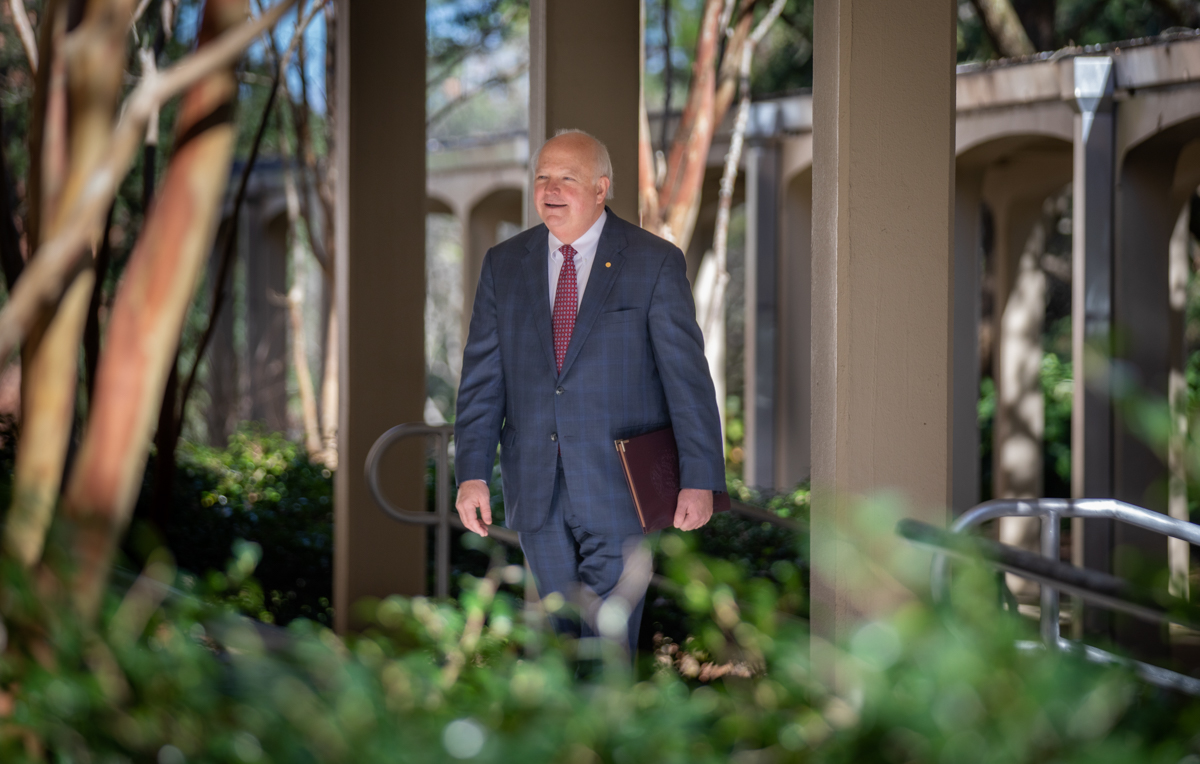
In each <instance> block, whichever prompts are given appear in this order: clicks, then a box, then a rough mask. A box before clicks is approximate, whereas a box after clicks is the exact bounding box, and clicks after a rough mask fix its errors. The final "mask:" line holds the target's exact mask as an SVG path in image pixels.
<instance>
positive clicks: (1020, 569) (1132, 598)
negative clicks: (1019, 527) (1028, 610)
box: [898, 499, 1200, 695]
mask: <svg viewBox="0 0 1200 764" xmlns="http://www.w3.org/2000/svg"><path fill="white" fill-rule="evenodd" d="M1002 517H1036V518H1038V519H1039V520H1040V521H1041V544H1040V546H1041V549H1040V555H1039V554H1034V553H1032V552H1028V551H1025V550H1022V549H1018V548H1016V547H1012V546H1008V545H1006V544H1000V543H997V542H994V541H990V540H986V539H977V538H974V539H971V541H970V544H964V543H962V542H965V541H966V539H965V538H964V536H965V534H966V531H968V530H970V529H971V528H974V527H976V526H979V525H980V524H982V523H985V522H988V521H989V520H996V519H999V518H1002ZM1075 517H1079V518H1085V519H1105V520H1116V521H1120V522H1123V523H1128V524H1129V525H1133V526H1136V527H1138V528H1143V529H1145V530H1148V531H1152V532H1154V533H1158V534H1161V535H1164V536H1170V537H1172V538H1177V539H1182V540H1184V541H1187V542H1188V543H1189V544H1197V545H1200V525H1195V524H1193V523H1190V522H1187V521H1184V520H1176V519H1175V518H1172V517H1169V516H1168V515H1164V514H1162V513H1160V512H1154V511H1152V510H1148V509H1144V508H1142V507H1138V506H1134V505H1133V504H1128V503H1126V502H1123V501H1117V500H1116V499H1074V500H1072V499H1028V500H1019V499H998V500H995V501H989V502H985V503H983V504H980V505H979V506H977V507H974V508H972V509H970V510H968V511H967V512H966V513H964V514H963V515H961V516H960V517H959V518H958V519H957V520H955V521H954V523H952V524H951V526H950V528H949V529H948V530H947V531H943V530H941V529H938V528H934V527H932V526H929V525H926V524H924V523H918V522H915V521H902V522H901V524H900V526H899V527H898V531H899V533H900V534H901V535H902V536H904V537H906V538H908V539H909V540H911V541H914V542H917V543H921V544H924V545H927V546H930V547H932V548H933V549H934V552H935V555H936V556H935V557H934V561H933V566H932V569H931V571H930V587H931V589H932V593H933V596H934V598H935V600H938V601H945V600H947V599H948V598H949V575H948V566H949V559H948V558H949V557H951V556H953V557H959V558H965V557H973V558H976V559H981V560H982V561H983V562H985V563H987V564H989V565H991V566H992V567H995V568H998V569H1000V570H1004V571H1006V572H1009V573H1013V574H1015V575H1017V576H1021V577H1023V578H1027V579H1030V580H1033V581H1036V582H1037V583H1039V584H1040V585H1041V602H1040V604H1041V612H1040V615H1039V632H1040V636H1041V643H1038V642H1028V643H1027V642H1022V643H1019V644H1018V647H1020V648H1022V649H1036V648H1042V647H1044V648H1048V649H1063V650H1075V651H1078V652H1079V653H1080V654H1081V655H1083V657H1085V658H1086V659H1087V660H1089V661H1091V662H1093V663H1105V664H1108V663H1122V664H1125V665H1128V666H1130V667H1131V668H1132V669H1133V670H1134V672H1135V673H1136V674H1137V675H1138V676H1140V677H1141V678H1142V679H1143V680H1145V681H1148V682H1151V683H1153V684H1156V685H1158V686H1160V687H1167V688H1171V689H1175V690H1180V691H1182V692H1186V693H1189V694H1192V695H1200V679H1196V678H1194V677H1190V676H1186V675H1184V674H1180V673H1178V672H1175V671H1171V670H1169V669H1165V668H1162V667H1160V666H1154V665H1152V664H1148V663H1143V662H1141V661H1135V660H1129V659H1125V658H1121V657H1119V656H1117V655H1114V654H1112V653H1109V652H1106V651H1104V650H1101V649H1100V648H1097V647H1094V646H1092V645H1085V644H1083V643H1080V642H1076V641H1074V640H1070V639H1065V638H1063V637H1062V636H1061V634H1060V633H1059V593H1060V592H1065V593H1067V594H1070V595H1071V596H1074V597H1078V598H1080V599H1082V600H1084V601H1087V602H1092V603H1095V604H1098V605H1101V606H1103V607H1107V608H1110V609H1112V610H1117V611H1120V612H1123V613H1127V614H1129V615H1132V616H1134V617H1136V618H1140V619H1142V620H1147V621H1152V622H1159V623H1176V624H1180V625H1182V626H1185V627H1188V628H1192V629H1197V628H1200V617H1198V615H1200V609H1197V608H1196V607H1195V606H1194V605H1192V604H1191V603H1189V602H1186V601H1184V600H1178V599H1175V598H1170V597H1164V596H1157V595H1152V594H1151V593H1149V592H1146V591H1144V590H1141V589H1138V588H1136V587H1134V586H1133V585H1131V584H1130V583H1129V582H1127V581H1124V580H1122V579H1120V578H1117V577H1115V576H1111V575H1108V574H1106V573H1100V572H1098V571H1092V570H1085V569H1082V568H1077V567H1075V566H1073V565H1069V564H1066V563H1063V562H1061V561H1060V560H1059V545H1060V538H1059V532H1060V528H1059V525H1060V521H1061V520H1062V519H1063V518H1075Z"/></svg>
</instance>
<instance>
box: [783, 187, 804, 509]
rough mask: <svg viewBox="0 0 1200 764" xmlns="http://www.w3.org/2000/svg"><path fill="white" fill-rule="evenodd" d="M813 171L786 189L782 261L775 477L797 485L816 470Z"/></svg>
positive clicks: (790, 485) (788, 486)
mask: <svg viewBox="0 0 1200 764" xmlns="http://www.w3.org/2000/svg"><path fill="white" fill-rule="evenodd" d="M812 202H813V199H812V170H811V169H806V170H804V171H803V172H801V173H799V174H798V175H796V177H794V178H792V180H791V182H789V183H788V184H787V188H786V189H785V191H784V211H783V241H782V242H781V245H780V251H781V252H782V253H783V256H782V257H781V258H780V262H779V292H780V300H779V348H780V350H779V388H778V390H777V393H778V395H777V400H778V403H777V404H776V405H777V407H776V412H775V413H776V420H775V421H776V433H775V435H776V443H777V447H776V452H775V476H776V484H777V485H778V486H779V487H780V488H791V487H793V486H795V485H796V484H797V483H800V482H801V481H803V480H807V479H808V478H809V476H810V475H811V473H812V458H811V447H812V443H811V440H812V438H811V428H812V406H811V399H812Z"/></svg>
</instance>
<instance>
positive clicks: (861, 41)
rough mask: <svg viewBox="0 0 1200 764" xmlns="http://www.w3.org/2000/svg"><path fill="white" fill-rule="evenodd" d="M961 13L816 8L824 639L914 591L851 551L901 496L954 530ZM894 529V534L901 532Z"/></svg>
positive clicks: (816, 426) (882, 4) (842, 1)
mask: <svg viewBox="0 0 1200 764" xmlns="http://www.w3.org/2000/svg"><path fill="white" fill-rule="evenodd" d="M955 18H956V17H955V4H954V3H953V2H951V0H912V2H906V3H897V2H894V0H829V1H828V2H820V3H817V5H816V19H815V27H816V34H815V40H814V44H813V49H814V51H815V52H816V61H815V70H814V72H815V86H814V92H813V116H814V125H813V244H812V258H813V272H812V278H813V283H812V295H813V302H812V328H813V334H812V337H813V339H812V348H813V350H812V374H813V391H812V406H813V414H812V442H813V454H812V457H813V489H814V501H813V514H812V536H811V543H812V560H813V590H812V597H813V601H812V629H813V634H814V636H815V637H818V638H822V639H825V640H834V639H837V640H842V639H845V638H846V637H848V636H849V635H850V634H851V633H852V629H853V628H854V627H855V625H856V624H857V623H859V622H860V619H861V618H864V617H869V616H871V615H874V614H881V613H884V612H887V610H889V609H890V608H892V607H894V606H895V605H896V604H898V603H899V602H901V601H903V600H904V599H905V598H906V597H907V596H908V594H907V590H906V589H904V588H903V587H902V586H900V585H899V584H898V583H896V582H891V581H890V580H882V579H881V578H880V577H873V576H871V575H870V574H869V573H868V572H867V570H866V568H867V567H868V566H866V565H864V564H863V558H862V556H861V555H859V554H856V553H854V552H853V550H851V549H849V548H848V545H845V544H840V543H838V538H839V536H842V537H846V538H848V539H849V540H851V541H852V542H853V541H856V540H858V539H859V538H862V537H864V536H865V535H866V534H867V533H878V534H880V537H879V539H880V541H881V542H883V541H885V540H888V539H893V538H894V536H892V535H891V534H893V529H892V528H878V527H875V528H870V529H868V528H867V525H868V524H867V523H864V522H862V518H860V517H858V516H857V515H856V513H857V512H858V511H859V510H860V504H859V502H858V500H859V499H862V498H864V497H868V496H872V495H876V494H878V493H881V492H887V493H889V494H892V495H898V496H900V497H901V499H902V501H903V503H904V506H905V508H906V511H907V512H908V513H909V515H910V516H912V517H915V518H917V519H920V520H924V521H926V522H930V523H934V524H938V525H942V524H944V523H945V520H946V517H947V507H948V506H949V501H950V482H951V480H950V477H951V476H950V463H951V459H950V442H951V426H950V404H951V389H950V346H951V331H950V321H951V317H952V313H951V311H952V307H953V306H952V304H951V290H952V287H953V279H954V268H953V263H954V256H953V251H954V246H953V239H954V129H955V122H954V119H955V112H954V102H955V90H954V59H955V39H956V38H955ZM885 534H886V535H885Z"/></svg>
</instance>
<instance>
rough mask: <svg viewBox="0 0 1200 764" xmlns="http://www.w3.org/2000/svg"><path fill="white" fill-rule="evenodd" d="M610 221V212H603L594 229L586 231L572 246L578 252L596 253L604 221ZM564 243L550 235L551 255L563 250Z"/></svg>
mask: <svg viewBox="0 0 1200 764" xmlns="http://www.w3.org/2000/svg"><path fill="white" fill-rule="evenodd" d="M606 220H608V210H602V211H601V212H600V217H598V218H596V222H595V223H592V227H591V228H589V229H587V230H586V231H584V233H583V236H580V237H579V238H578V239H576V240H575V241H574V242H572V243H571V246H572V247H574V248H575V251H576V252H591V251H594V250H595V249H596V247H597V245H598V244H599V243H600V232H601V231H603V230H604V221H606ZM562 245H563V243H562V242H561V241H560V240H559V238H558V237H557V236H555V235H554V234H550V253H551V254H554V253H555V252H558V250H559V249H561V248H562Z"/></svg>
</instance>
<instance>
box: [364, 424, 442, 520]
mask: <svg viewBox="0 0 1200 764" xmlns="http://www.w3.org/2000/svg"><path fill="white" fill-rule="evenodd" d="M453 434H454V427H453V426H451V425H448V424H439V425H434V424H423V423H418V422H410V423H408V424H398V425H396V426H395V427H393V428H391V429H390V430H388V431H387V432H385V433H384V434H382V435H380V436H379V438H378V440H376V441H375V443H373V444H372V445H371V450H370V451H368V452H367V464H366V474H367V488H368V489H370V491H371V498H373V499H375V503H376V504H378V505H379V508H380V509H382V510H383V511H384V512H385V513H387V514H389V515H391V516H392V518H393V519H396V520H399V521H400V522H402V523H413V524H416V525H437V524H438V522H439V521H440V516H441V515H442V514H443V513H442V506H441V502H440V501H438V499H440V498H441V497H440V496H438V497H435V502H434V507H435V509H434V512H432V513H431V512H414V511H413V510H411V509H402V508H400V507H398V506H396V505H395V504H393V503H392V502H391V501H390V500H389V499H388V497H387V496H384V494H383V489H382V488H380V487H379V465H380V462H381V461H382V460H383V455H384V454H385V453H387V451H388V449H390V448H391V447H392V446H393V445H395V444H396V443H397V442H399V441H401V440H404V439H405V438H412V437H416V436H418V435H425V436H429V435H436V436H438V437H439V438H441V439H446V440H448V439H449V438H450V436H452V435H453ZM441 445H442V444H440V443H439V444H438V446H439V447H438V448H437V449H436V450H437V453H438V456H439V457H441V455H442V454H444V453H446V451H445V449H444V448H442V447H441ZM437 467H438V470H437V473H438V475H440V474H441V471H442V467H443V465H442V463H441V459H440V458H439V460H438V465H437ZM434 479H435V480H437V476H436V475H435V477H434ZM440 487H441V486H440V484H439V485H438V488H440ZM447 498H448V497H447ZM447 506H449V505H448V504H447Z"/></svg>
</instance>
